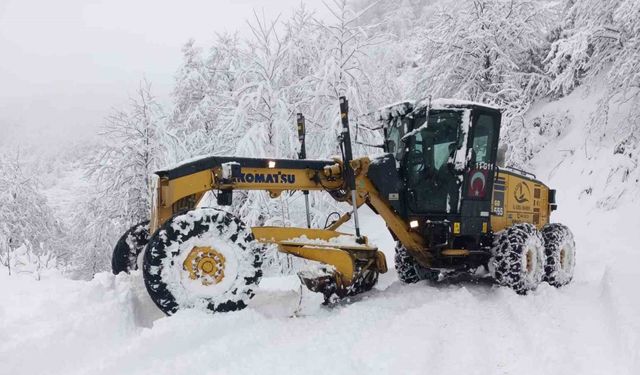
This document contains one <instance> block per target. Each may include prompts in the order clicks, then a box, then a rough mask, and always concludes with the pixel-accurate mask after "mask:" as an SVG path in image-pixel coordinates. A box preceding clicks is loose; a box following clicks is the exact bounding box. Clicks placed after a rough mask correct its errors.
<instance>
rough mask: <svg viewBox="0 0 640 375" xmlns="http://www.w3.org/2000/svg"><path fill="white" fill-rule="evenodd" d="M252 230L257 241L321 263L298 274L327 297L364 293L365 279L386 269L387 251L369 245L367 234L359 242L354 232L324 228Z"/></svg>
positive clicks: (261, 228) (307, 283)
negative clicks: (352, 233) (383, 251)
mask: <svg viewBox="0 0 640 375" xmlns="http://www.w3.org/2000/svg"><path fill="white" fill-rule="evenodd" d="M252 231H253V235H254V237H255V238H256V240H257V241H258V242H262V243H271V244H276V245H278V250H279V251H280V252H283V253H286V254H291V255H294V256H297V257H300V258H304V259H308V260H312V261H316V262H320V263H321V264H322V265H323V266H321V267H320V268H318V269H317V270H313V271H309V270H305V271H302V272H300V273H299V274H298V276H299V277H300V279H301V281H302V282H303V283H304V284H305V286H307V287H308V288H309V289H310V290H312V291H314V292H320V293H322V294H324V295H325V297H327V298H328V297H329V296H331V295H333V294H335V295H337V296H338V297H344V296H347V295H353V294H357V293H360V292H363V291H365V290H362V288H361V287H360V286H361V285H360V284H362V281H363V278H365V277H367V276H368V277H371V273H375V274H376V280H377V274H378V273H385V272H387V264H386V260H385V257H384V254H383V253H382V252H380V251H378V248H377V247H374V246H370V245H369V243H368V240H367V238H366V237H363V238H364V243H363V244H359V243H357V242H356V237H355V236H353V235H350V234H346V233H341V232H336V231H332V230H324V229H309V228H290V227H289V228H287V227H285V228H283V227H254V228H252ZM371 286H373V285H371ZM368 289H370V288H366V290H368Z"/></svg>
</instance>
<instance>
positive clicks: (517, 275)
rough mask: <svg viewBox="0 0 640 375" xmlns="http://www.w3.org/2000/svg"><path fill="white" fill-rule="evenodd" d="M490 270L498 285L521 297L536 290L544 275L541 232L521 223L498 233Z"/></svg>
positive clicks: (490, 261)
mask: <svg viewBox="0 0 640 375" xmlns="http://www.w3.org/2000/svg"><path fill="white" fill-rule="evenodd" d="M489 271H490V272H491V274H492V276H493V278H494V279H495V281H496V282H497V283H498V284H500V285H503V286H507V287H509V288H511V289H513V290H515V291H516V292H517V293H519V294H526V293H527V292H528V291H530V290H533V289H535V288H536V287H537V286H538V285H539V284H540V282H541V281H542V277H543V275H544V242H543V238H542V235H541V234H540V231H538V230H537V229H536V227H535V226H533V225H531V224H528V223H521V224H514V225H513V226H511V227H510V228H507V229H505V230H503V231H500V232H498V233H496V237H495V239H494V242H493V249H492V256H491V259H490V260H489Z"/></svg>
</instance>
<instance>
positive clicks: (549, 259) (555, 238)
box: [542, 223, 576, 287]
mask: <svg viewBox="0 0 640 375" xmlns="http://www.w3.org/2000/svg"><path fill="white" fill-rule="evenodd" d="M542 237H543V238H544V247H545V248H544V255H545V261H544V281H546V282H548V283H549V284H551V285H553V286H555V287H561V286H563V285H567V284H569V283H570V282H571V280H572V279H573V269H574V267H575V264H576V263H575V259H576V258H575V257H576V244H575V241H574V240H573V233H571V231H570V230H569V228H568V227H567V226H566V225H562V224H557V223H553V224H547V225H545V226H544V228H542Z"/></svg>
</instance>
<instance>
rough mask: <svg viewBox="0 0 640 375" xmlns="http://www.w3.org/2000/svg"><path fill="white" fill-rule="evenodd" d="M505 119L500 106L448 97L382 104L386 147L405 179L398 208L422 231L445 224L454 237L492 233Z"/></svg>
mask: <svg viewBox="0 0 640 375" xmlns="http://www.w3.org/2000/svg"><path fill="white" fill-rule="evenodd" d="M500 118H501V116H500V110H499V109H497V108H494V107H490V106H487V105H483V104H480V103H473V102H466V101H459V100H447V99H439V100H434V101H433V102H419V103H416V104H413V103H411V102H403V103H398V104H395V105H392V106H389V107H386V108H384V109H382V110H381V111H380V115H379V119H380V120H381V121H382V122H383V128H384V136H385V144H384V146H385V152H386V153H387V155H388V156H389V154H391V155H392V156H393V159H394V161H395V166H396V172H397V174H398V177H399V180H400V181H402V186H399V187H398V191H399V199H398V201H397V202H393V201H390V203H391V205H392V206H393V207H394V208H395V209H396V211H398V213H400V215H401V216H403V217H404V218H405V219H407V220H409V221H416V220H417V221H418V223H419V228H421V229H420V230H421V231H431V232H433V231H439V230H438V229H436V227H438V225H437V223H441V225H440V226H441V227H442V228H441V229H442V230H443V231H449V230H450V231H451V232H452V233H453V235H454V236H464V235H465V234H469V235H472V234H477V233H487V232H488V231H489V230H490V223H489V220H490V212H491V200H492V189H493V179H494V175H495V171H496V157H497V146H498V139H499V135H500ZM463 217H464V220H461V219H462V218H463ZM455 223H457V224H455ZM461 223H462V224H461ZM429 228H431V229H429ZM424 234H425V236H426V237H432V234H433V233H424ZM438 237H439V236H438ZM476 240H477V238H476Z"/></svg>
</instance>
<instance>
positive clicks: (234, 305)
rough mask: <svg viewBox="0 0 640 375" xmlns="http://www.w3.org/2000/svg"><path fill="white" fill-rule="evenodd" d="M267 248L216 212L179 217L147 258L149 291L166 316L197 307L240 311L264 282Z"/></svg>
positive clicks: (234, 220)
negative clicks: (264, 260)
mask: <svg viewBox="0 0 640 375" xmlns="http://www.w3.org/2000/svg"><path fill="white" fill-rule="evenodd" d="M262 257H263V247H262V246H261V245H260V244H259V243H257V242H256V241H255V239H254V237H253V234H252V233H251V230H250V229H249V228H247V227H246V226H245V225H244V223H242V221H240V220H239V219H237V218H236V217H234V216H233V215H231V214H229V213H227V212H225V211H221V210H218V209H214V208H202V209H196V210H193V211H189V212H187V213H185V214H182V215H178V216H175V217H173V218H171V219H170V220H168V221H167V222H166V223H164V224H163V225H162V227H161V228H160V229H159V230H158V231H156V233H155V234H154V236H153V237H152V238H151V239H150V241H149V245H148V246H147V248H146V250H145V252H144V258H143V276H144V282H145V285H146V287H147V291H148V292H149V295H150V296H151V299H152V300H153V301H154V302H155V303H156V305H157V306H158V307H159V308H160V309H161V310H162V311H164V312H165V313H166V314H167V315H171V314H173V313H175V312H177V311H178V310H179V309H183V308H192V307H199V308H205V309H208V310H210V311H213V312H226V311H235V310H241V309H243V308H245V307H246V306H247V302H248V301H249V299H251V298H252V297H253V295H254V289H255V288H256V287H257V285H258V283H259V282H260V279H261V277H262V270H261V265H262Z"/></svg>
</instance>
